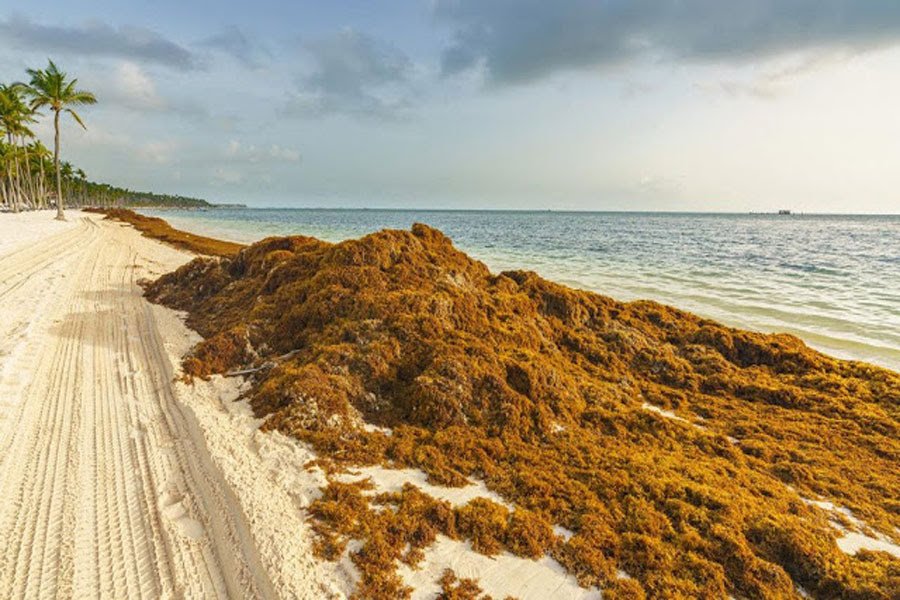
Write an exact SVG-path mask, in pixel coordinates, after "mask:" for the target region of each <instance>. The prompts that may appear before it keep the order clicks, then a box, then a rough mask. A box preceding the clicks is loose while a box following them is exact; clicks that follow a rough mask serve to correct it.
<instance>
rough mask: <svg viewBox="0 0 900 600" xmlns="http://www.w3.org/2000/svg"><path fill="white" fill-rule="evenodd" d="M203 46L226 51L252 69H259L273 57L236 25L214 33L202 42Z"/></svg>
mask: <svg viewBox="0 0 900 600" xmlns="http://www.w3.org/2000/svg"><path fill="white" fill-rule="evenodd" d="M200 45H201V46H204V47H206V48H211V49H213V50H218V51H220V52H224V53H225V54H227V55H229V56H231V57H232V58H234V59H235V60H237V61H238V62H239V63H241V64H243V65H244V66H245V67H248V68H250V69H258V68H259V67H261V66H262V65H263V63H264V62H265V61H266V60H267V59H269V58H271V55H270V54H269V52H268V50H266V49H264V48H262V47H261V46H259V45H257V44H255V43H253V42H252V41H250V39H249V38H247V36H246V35H244V33H243V32H242V31H241V30H240V29H239V28H237V27H236V26H233V25H232V26H231V27H228V28H226V29H225V30H223V31H221V32H220V33H217V34H215V35H212V36H210V37H208V38H206V39H204V40H202V41H201V42H200Z"/></svg>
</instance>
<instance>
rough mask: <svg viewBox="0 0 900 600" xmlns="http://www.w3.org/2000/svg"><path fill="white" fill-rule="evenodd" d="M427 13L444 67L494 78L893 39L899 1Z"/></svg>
mask: <svg viewBox="0 0 900 600" xmlns="http://www.w3.org/2000/svg"><path fill="white" fill-rule="evenodd" d="M435 11H436V15H437V17H438V19H439V20H441V21H442V22H445V23H448V24H449V25H450V26H451V28H452V42H451V43H450V45H449V46H448V47H447V48H446V49H445V51H444V53H443V55H442V61H441V62H442V70H443V72H444V73H445V74H455V73H459V72H461V71H465V70H469V69H472V68H481V69H483V70H484V72H485V75H486V77H487V79H488V81H490V82H491V83H494V84H515V83H523V82H528V81H533V80H537V79H540V78H543V77H547V76H549V75H552V74H554V73H556V72H559V71H565V70H578V69H593V68H600V67H606V66H612V65H616V64H620V63H623V62H628V61H632V60H635V59H638V58H641V57H651V58H660V57H667V58H672V59H676V60H683V61H698V62H700V61H714V62H715V61H718V62H733V61H756V60H759V59H764V58H771V57H773V56H776V55H779V54H781V53H784V52H795V51H800V50H813V49H837V48H841V49H850V50H866V49H871V48H875V47H879V46H884V45H888V44H894V43H897V42H898V41H900V2H890V1H885V0H755V1H753V2H723V1H722V0H629V1H625V0H607V1H598V0H558V1H556V2H546V1H545V0H519V1H517V2H510V1H508V0H436V3H435Z"/></svg>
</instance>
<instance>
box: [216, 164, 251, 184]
mask: <svg viewBox="0 0 900 600" xmlns="http://www.w3.org/2000/svg"><path fill="white" fill-rule="evenodd" d="M242 181H244V174H243V173H241V172H240V171H237V170H235V169H226V168H225V167H216V168H215V169H214V170H213V173H212V183H213V184H214V185H223V184H235V183H241V182H242Z"/></svg>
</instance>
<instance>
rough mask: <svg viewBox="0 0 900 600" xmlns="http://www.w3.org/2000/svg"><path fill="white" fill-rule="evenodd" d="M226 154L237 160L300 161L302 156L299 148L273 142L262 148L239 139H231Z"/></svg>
mask: <svg viewBox="0 0 900 600" xmlns="http://www.w3.org/2000/svg"><path fill="white" fill-rule="evenodd" d="M225 156H227V157H228V158H232V159H234V160H237V161H243V162H249V163H258V162H273V161H280V162H300V160H301V158H302V156H301V154H300V151H299V150H296V149H294V148H285V147H283V146H279V145H278V144H272V145H271V146H270V147H269V148H268V149H265V148H260V147H259V146H256V145H255V144H250V145H245V144H243V143H241V142H240V141H239V140H230V141H229V142H228V145H227V146H226V147H225Z"/></svg>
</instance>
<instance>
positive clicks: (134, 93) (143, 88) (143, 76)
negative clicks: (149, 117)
mask: <svg viewBox="0 0 900 600" xmlns="http://www.w3.org/2000/svg"><path fill="white" fill-rule="evenodd" d="M113 82H114V92H113V94H114V95H115V96H116V99H117V100H119V101H120V102H121V103H123V104H125V105H126V106H128V107H130V108H136V109H139V110H163V109H165V108H166V104H167V103H166V102H165V100H163V98H162V97H161V96H160V95H159V93H158V92H157V91H156V84H155V83H154V81H153V79H151V78H150V76H149V75H148V74H147V73H146V72H145V71H144V70H143V69H142V68H141V67H140V66H139V65H137V64H135V63H133V62H127V61H126V62H123V63H120V64H119V66H118V67H117V68H116V70H115V75H114V78H113Z"/></svg>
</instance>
